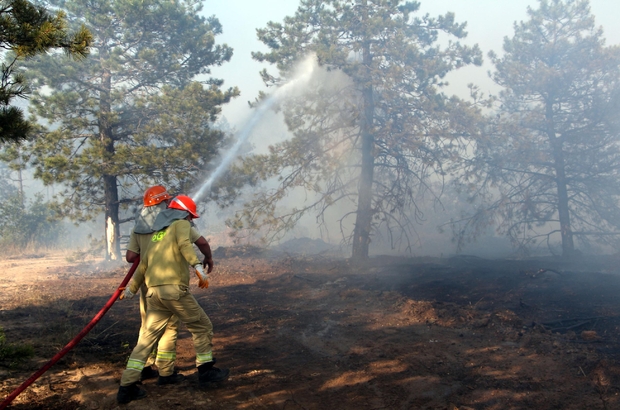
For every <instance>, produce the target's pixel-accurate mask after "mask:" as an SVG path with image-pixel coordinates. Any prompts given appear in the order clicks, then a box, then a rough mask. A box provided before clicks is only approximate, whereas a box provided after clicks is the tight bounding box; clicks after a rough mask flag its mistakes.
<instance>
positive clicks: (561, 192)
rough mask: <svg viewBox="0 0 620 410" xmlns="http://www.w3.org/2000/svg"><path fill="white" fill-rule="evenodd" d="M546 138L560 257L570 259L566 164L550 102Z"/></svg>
mask: <svg viewBox="0 0 620 410" xmlns="http://www.w3.org/2000/svg"><path fill="white" fill-rule="evenodd" d="M545 115H546V119H547V136H548V138H549V141H550V145H551V150H552V151H553V164H554V168H555V182H556V186H557V190H558V204H557V205H558V217H559V220H560V233H561V235H562V256H564V257H570V256H572V255H573V254H574V253H575V244H574V242H573V231H572V229H571V225H570V212H569V206H568V183H567V181H566V164H565V161H564V149H563V146H562V140H561V139H560V138H558V137H557V136H556V135H555V126H554V122H553V107H552V104H551V103H550V102H548V103H547V107H546V113H545Z"/></svg>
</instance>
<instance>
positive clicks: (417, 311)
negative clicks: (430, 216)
mask: <svg viewBox="0 0 620 410" xmlns="http://www.w3.org/2000/svg"><path fill="white" fill-rule="evenodd" d="M216 255H220V257H219V258H216V270H215V272H214V273H213V274H212V280H211V286H210V287H209V289H207V290H202V289H198V288H197V286H196V284H195V283H192V292H193V293H194V295H195V297H196V298H197V299H198V301H199V303H200V304H201V305H202V306H203V308H204V309H205V311H206V312H207V314H208V315H209V317H210V318H211V320H212V322H213V324H214V327H215V329H214V331H215V336H214V353H215V356H216V357H217V360H218V366H220V367H228V368H230V374H231V376H230V379H229V380H228V381H227V382H225V383H223V384H222V385H221V386H219V387H218V388H210V389H206V390H201V389H199V388H198V382H197V379H198V378H197V375H196V370H195V367H194V350H193V345H192V339H191V335H190V334H189V333H188V332H187V330H186V329H185V328H184V327H182V331H181V333H180V335H179V343H178V347H177V355H178V356H177V367H178V370H179V371H180V372H181V373H182V374H184V375H186V376H187V379H186V380H185V381H183V382H181V383H180V384H178V385H172V386H157V384H156V379H153V380H147V381H145V382H144V383H143V388H144V389H145V390H146V391H147V393H148V396H147V397H146V398H145V399H143V400H139V401H134V402H131V403H130V404H128V405H121V406H118V405H117V404H116V400H115V397H116V391H117V389H118V383H119V379H120V375H121V373H122V371H123V369H124V366H125V361H126V360H127V357H128V356H129V353H130V352H131V349H132V348H133V346H134V345H135V342H136V340H137V336H138V329H139V325H140V323H139V311H138V300H137V298H134V299H132V300H129V301H127V300H124V301H119V302H117V303H116V304H115V305H114V306H113V307H112V309H111V310H110V311H109V312H108V313H107V315H106V316H105V317H104V318H103V319H102V320H101V322H99V323H98V324H97V326H95V328H94V329H93V330H92V331H91V332H90V333H89V334H88V336H87V337H86V338H85V339H83V340H82V342H81V343H80V344H79V345H78V346H77V347H76V348H75V349H73V350H72V351H71V352H69V354H67V355H66V356H65V357H64V358H63V359H62V360H61V361H59V362H58V363H57V364H56V365H55V366H53V367H52V368H51V369H50V370H48V371H47V372H46V373H45V374H44V375H43V376H42V377H41V378H40V379H39V380H37V381H36V382H35V383H34V384H33V385H31V386H30V387H29V388H28V389H26V390H25V391H24V392H23V393H22V394H21V395H19V396H18V397H17V398H16V399H15V400H14V401H13V403H12V404H11V406H10V407H9V408H10V409H15V410H21V409H46V410H47V409H89V410H95V409H115V408H119V407H120V408H121V409H124V408H127V409H173V408H183V409H203V408H209V409H282V410H296V409H300V410H301V409H305V410H310V409H325V408H328V409H338V410H349V409H351V410H353V409H354V410H360V409H449V410H456V409H606V410H607V409H609V410H611V409H620V395H619V393H620V299H619V298H618V295H619V292H620V258H618V257H598V258H592V259H582V260H579V261H574V262H573V263H570V264H569V263H567V262H564V261H562V260H559V259H553V258H541V259H528V260H485V259H480V258H475V257H455V258H449V259H434V258H394V257H375V258H372V259H371V260H370V262H369V263H367V264H364V265H362V266H358V265H355V264H353V263H352V262H351V261H350V260H345V259H337V258H331V257H327V256H320V255H316V256H301V255H297V256H291V255H290V254H288V255H287V254H279V255H274V254H269V253H266V252H261V251H260V250H257V249H249V250H248V249H241V250H240V249H236V250H235V249H227V250H225V249H220V252H219V253H216ZM127 270H128V266H122V267H119V266H106V265H105V264H104V263H101V262H99V263H95V262H92V263H69V262H67V261H66V259H64V258H62V257H60V256H54V255H47V256H46V257H43V258H35V259H33V258H22V259H5V260H2V261H0V287H1V288H2V289H1V292H0V327H2V328H3V329H4V332H5V335H6V339H7V341H8V342H10V343H15V344H30V345H32V346H33V347H34V351H35V357H34V358H30V359H28V360H25V361H18V360H16V361H4V362H0V399H2V400H3V399H4V397H6V396H7V395H8V394H10V393H11V392H12V391H13V390H14V389H15V388H17V387H18V386H19V385H20V384H21V383H22V382H23V381H24V380H26V379H27V378H28V377H29V376H30V375H31V374H32V373H34V372H35V371H36V370H37V369H39V368H40V367H41V366H42V365H44V364H45V363H46V362H47V361H48V360H49V359H50V358H51V357H52V356H53V355H54V354H55V353H56V352H58V351H59V350H60V349H61V348H62V347H63V346H64V345H65V344H66V343H67V342H69V341H70V340H71V339H72V338H73V336H75V335H76V334H77V333H78V332H79V331H80V330H81V329H82V328H83V327H84V326H85V325H86V324H87V323H88V322H89V321H90V320H91V319H92V317H93V316H94V315H95V314H96V313H97V312H98V311H99V310H100V309H101V307H102V306H103V305H104V304H105V302H106V301H107V300H108V299H109V297H110V295H111V294H112V293H113V292H114V290H115V289H116V287H117V286H118V285H119V283H120V282H121V280H122V279H123V277H124V276H125V274H126V272H127ZM192 282H194V281H192Z"/></svg>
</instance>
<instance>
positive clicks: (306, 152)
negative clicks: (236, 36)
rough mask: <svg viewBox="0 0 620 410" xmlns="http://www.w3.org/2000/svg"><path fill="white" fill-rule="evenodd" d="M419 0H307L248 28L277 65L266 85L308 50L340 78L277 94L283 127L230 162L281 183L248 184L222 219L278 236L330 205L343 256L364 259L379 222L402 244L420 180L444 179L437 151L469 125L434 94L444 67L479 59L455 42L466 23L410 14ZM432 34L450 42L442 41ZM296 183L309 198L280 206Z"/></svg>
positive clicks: (286, 74)
mask: <svg viewBox="0 0 620 410" xmlns="http://www.w3.org/2000/svg"><path fill="white" fill-rule="evenodd" d="M418 10H419V3H417V2H403V1H398V0H393V1H385V0H355V1H340V0H330V1H318V0H307V1H302V2H301V4H300V6H299V8H298V9H297V12H296V13H295V15H294V16H291V17H287V18H285V19H284V21H283V22H282V23H277V22H270V23H268V24H267V27H266V28H262V29H258V30H257V34H258V38H259V40H261V41H262V42H263V43H264V44H265V45H266V46H267V47H268V48H269V51H268V52H264V53H263V52H256V53H253V56H254V58H255V59H256V60H258V61H265V62H269V63H272V64H276V65H277V68H278V70H279V75H278V76H275V75H272V74H269V73H268V72H267V71H266V70H265V71H264V72H263V73H262V76H263V78H264V80H265V81H266V82H267V83H271V84H283V83H285V82H286V81H288V80H290V79H292V78H293V77H294V75H295V74H294V72H295V64H296V62H298V61H300V60H302V59H304V58H305V56H306V55H308V54H313V55H315V56H316V59H317V61H318V64H319V65H320V66H321V67H322V68H323V69H325V70H327V71H328V72H330V73H339V75H341V76H342V78H341V80H339V81H337V82H335V83H334V82H325V81H320V80H316V81H315V82H313V83H312V84H311V85H310V87H309V91H308V92H307V93H306V94H304V95H303V96H301V97H299V98H290V99H287V100H284V101H280V104H279V107H280V108H281V109H282V110H283V112H284V114H285V118H286V123H287V126H288V128H289V130H290V131H291V132H292V133H293V137H292V138H291V139H290V140H287V141H284V142H282V143H278V144H276V145H274V146H273V147H271V150H270V153H269V154H265V155H253V156H249V157H246V158H245V160H244V164H243V165H242V166H240V167H239V168H238V171H239V172H240V173H246V174H247V175H254V179H251V180H250V181H251V183H258V181H259V180H269V179H273V178H276V179H279V185H278V186H277V188H275V189H273V190H270V191H263V192H259V193H257V194H256V195H255V197H254V198H253V200H251V201H250V202H248V203H247V204H246V206H245V208H244V210H243V212H240V213H239V214H238V215H237V218H236V219H235V220H234V221H231V226H233V227H235V228H237V229H244V228H248V229H256V230H261V229H262V230H267V231H269V232H270V234H269V235H271V236H268V238H277V237H278V235H280V234H282V233H283V232H284V231H286V230H287V229H290V228H291V227H292V226H294V224H295V223H296V222H297V221H298V220H299V219H300V218H301V217H302V216H303V215H304V214H306V213H310V212H312V213H314V214H315V215H316V216H317V218H318V220H319V222H320V223H321V221H323V222H324V219H323V216H324V215H325V212H326V210H327V209H335V208H336V206H340V207H343V208H341V209H344V210H343V211H341V214H340V217H339V223H340V228H336V229H340V230H341V232H342V233H343V235H344V238H345V239H346V240H347V241H349V242H348V243H350V244H351V245H352V253H353V257H355V258H360V259H364V258H367V257H368V250H369V244H370V242H371V238H372V236H373V234H376V233H377V232H378V231H379V230H380V229H384V230H385V231H387V232H388V235H391V236H390V241H391V243H392V245H393V246H401V245H404V247H410V246H411V241H410V232H411V230H412V228H413V226H414V223H415V219H416V218H419V217H421V215H420V212H419V209H418V208H417V207H416V201H418V200H419V199H420V198H421V197H422V196H423V195H424V194H425V193H430V194H431V195H435V196H438V195H439V193H440V192H439V191H440V190H439V191H434V190H431V189H430V186H431V185H432V184H435V183H437V182H439V183H440V182H441V181H442V179H443V175H444V171H443V169H442V165H443V162H444V160H446V158H448V157H449V156H450V155H451V153H450V151H451V150H452V149H454V148H455V147H456V145H458V141H457V139H458V136H459V135H462V134H463V133H465V132H467V130H466V128H467V124H465V125H461V124H462V123H460V122H458V121H455V119H456V117H459V116H463V117H467V113H468V112H469V111H470V109H471V108H470V107H469V106H468V105H467V104H464V103H463V102H462V101H460V100H458V99H456V98H448V97H447V96H445V95H444V94H442V93H441V91H440V90H441V87H442V86H443V85H445V76H446V74H448V73H449V72H451V71H452V70H455V69H457V68H459V67H462V66H464V65H467V64H472V63H474V64H480V63H481V53H480V51H479V49H478V48H477V46H475V47H467V46H464V45H462V44H460V43H459V42H458V41H453V40H454V39H456V40H458V39H460V38H464V37H465V36H466V32H465V24H464V23H463V24H459V23H456V22H455V16H454V15H453V14H452V13H447V14H446V15H444V16H439V17H437V18H432V17H430V16H428V15H423V16H419V17H416V16H415V15H416V12H418ZM440 34H442V35H444V36H445V37H444V39H448V40H449V41H445V42H440V41H439V39H440ZM299 188H301V189H303V190H305V191H306V192H310V193H311V194H310V196H309V197H311V198H313V199H312V200H311V201H310V202H309V203H307V204H306V205H304V206H303V207H296V208H294V209H288V210H284V211H281V209H280V208H279V205H278V204H279V203H280V202H281V201H282V200H283V199H284V198H285V197H286V196H287V194H289V193H290V192H292V191H294V190H295V189H299ZM312 195H314V196H312ZM323 226H324V227H325V225H323ZM350 227H352V228H351V229H350ZM392 228H395V229H393V230H392Z"/></svg>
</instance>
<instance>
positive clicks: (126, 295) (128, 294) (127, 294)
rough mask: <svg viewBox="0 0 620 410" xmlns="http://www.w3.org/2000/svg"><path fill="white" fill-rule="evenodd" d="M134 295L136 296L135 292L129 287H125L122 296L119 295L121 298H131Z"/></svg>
mask: <svg viewBox="0 0 620 410" xmlns="http://www.w3.org/2000/svg"><path fill="white" fill-rule="evenodd" d="M134 296H136V294H135V293H133V292H132V291H131V290H129V288H125V290H124V291H123V293H121V296H120V297H119V299H120V300H123V299H131V298H133V297H134Z"/></svg>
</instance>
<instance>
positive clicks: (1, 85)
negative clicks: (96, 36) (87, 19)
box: [0, 0, 91, 143]
mask: <svg viewBox="0 0 620 410" xmlns="http://www.w3.org/2000/svg"><path fill="white" fill-rule="evenodd" d="M90 42H91V35H90V33H89V32H88V30H86V28H85V27H84V26H81V27H79V28H78V29H77V30H76V31H75V32H74V33H69V31H68V30H67V22H66V19H65V14H64V13H63V12H56V13H55V14H51V13H50V12H48V11H47V10H46V9H45V8H44V7H42V6H39V5H35V4H33V3H31V2H29V1H26V0H0V48H2V49H4V50H9V52H8V53H6V54H5V55H4V57H5V62H4V63H3V64H2V79H1V81H0V142H1V143H5V142H9V141H12V142H18V141H21V140H24V139H26V138H28V136H29V133H30V131H31V125H30V123H28V121H26V119H25V118H24V114H23V112H22V110H21V109H19V108H18V107H15V106H11V105H10V104H11V101H12V100H14V98H15V97H21V98H26V97H27V96H28V87H27V83H26V82H25V78H24V75H23V74H22V73H20V72H19V62H20V61H21V60H23V59H26V58H30V57H33V56H35V55H39V54H43V53H46V52H48V51H51V50H54V49H61V50H64V51H65V53H67V54H68V55H70V56H73V57H74V58H77V59H81V58H82V57H84V56H86V54H87V53H88V47H89V45H90Z"/></svg>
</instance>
